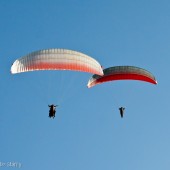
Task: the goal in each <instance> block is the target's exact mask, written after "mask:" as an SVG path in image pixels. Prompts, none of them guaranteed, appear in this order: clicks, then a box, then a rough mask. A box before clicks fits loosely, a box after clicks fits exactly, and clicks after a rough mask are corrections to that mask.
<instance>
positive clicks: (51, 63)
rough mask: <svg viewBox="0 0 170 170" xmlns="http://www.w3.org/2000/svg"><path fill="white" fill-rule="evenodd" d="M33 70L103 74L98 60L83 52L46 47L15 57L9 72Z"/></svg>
mask: <svg viewBox="0 0 170 170" xmlns="http://www.w3.org/2000/svg"><path fill="white" fill-rule="evenodd" d="M35 70H74V71H82V72H89V73H92V74H97V75H103V70H102V68H101V65H100V64H99V62H98V61H96V60H95V59H94V58H92V57H89V56H88V55H85V54H83V53H80V52H77V51H72V50H66V49H47V50H40V51H36V52H33V53H30V54H28V55H26V56H24V57H22V58H19V59H17V60H16V61H15V62H14V63H13V65H12V67H11V73H12V74H15V73H21V72H27V71H35Z"/></svg>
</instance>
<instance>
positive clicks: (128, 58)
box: [0, 0, 170, 170]
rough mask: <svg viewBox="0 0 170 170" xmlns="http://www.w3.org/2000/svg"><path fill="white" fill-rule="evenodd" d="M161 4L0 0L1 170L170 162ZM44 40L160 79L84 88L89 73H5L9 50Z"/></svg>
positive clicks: (140, 168)
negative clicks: (51, 108)
mask: <svg viewBox="0 0 170 170" xmlns="http://www.w3.org/2000/svg"><path fill="white" fill-rule="evenodd" d="M169 9H170V2H169V1H168V0H161V1H160V0H143V1H135V0H129V1H125V0H119V1H116V0H105V1H97V0H93V1H92V0H91V1H90V0H86V1H80V0H79V1H78V0H56V1H54V0H48V1H47V0H41V1H36V2H35V1H33V0H30V1H24V2H23V1H21V0H15V1H10V0H1V1H0V23H1V24H0V25H1V26H0V37H1V41H0V60H1V62H0V73H1V76H0V82H1V83H0V101H1V102H0V107H1V111H0V136H1V140H0V163H5V165H4V166H0V169H9V168H10V167H8V166H7V164H8V163H9V162H14V163H21V164H22V167H21V168H22V169H24V170H30V169H32V170H34V169H35V170H36V169H41V170H46V169H58V170H87V169H88V170H95V169H96V170H103V169H106V170H113V169H116V170H133V169H137V170H152V169H153V170H160V169H163V170H169V168H170V146H169V143H170V135H169V131H170V124H169V121H170V114H169V113H170V104H169V98H170V91H169V86H170V77H169V63H170V57H169V55H170V34H169V30H170V10H169ZM48 48H65V49H70V50H76V51H79V52H83V53H85V54H87V55H89V56H91V57H93V58H95V59H96V60H98V61H99V62H100V63H101V64H102V65H103V67H104V68H107V67H111V66H117V65H132V66H138V67H141V68H144V69H147V70H149V71H150V72H152V73H153V74H154V75H155V77H156V78H157V81H158V85H156V86H155V85H152V84H149V83H144V82H138V81H115V82H110V83H105V84H102V85H98V86H96V87H94V88H91V89H87V87H86V85H87V82H88V79H89V78H90V77H91V76H92V75H91V74H89V73H80V72H78V73H77V72H70V71H46V72H45V71H40V72H29V73H22V74H17V75H11V74H10V67H11V64H12V63H13V62H14V61H15V60H16V59H17V58H19V57H21V56H24V55H26V54H28V53H30V52H33V51H37V50H40V49H48ZM51 103H55V104H59V107H58V108H57V115H56V118H55V119H54V120H52V119H49V118H48V104H51ZM120 106H124V107H125V108H126V110H125V116H124V118H123V119H121V118H120V115H119V111H118V108H119V107H120ZM16 168H17V167H15V169H16Z"/></svg>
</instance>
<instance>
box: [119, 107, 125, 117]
mask: <svg viewBox="0 0 170 170" xmlns="http://www.w3.org/2000/svg"><path fill="white" fill-rule="evenodd" d="M124 110H125V108H124V107H120V108H119V111H120V116H121V118H123V115H124Z"/></svg>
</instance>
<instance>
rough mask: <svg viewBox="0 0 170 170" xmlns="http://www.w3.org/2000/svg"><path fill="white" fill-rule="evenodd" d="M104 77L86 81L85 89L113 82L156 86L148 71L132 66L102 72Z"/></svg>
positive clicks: (93, 77)
mask: <svg viewBox="0 0 170 170" xmlns="http://www.w3.org/2000/svg"><path fill="white" fill-rule="evenodd" d="M103 72H104V75H103V76H100V75H96V74H95V75H93V76H92V77H91V78H90V80H89V81H88V84H87V87H88V88H91V87H93V86H95V85H97V84H101V83H104V82H109V81H114V80H140V81H145V82H148V83H152V84H157V81H156V79H155V77H154V76H153V75H152V73H150V72H149V71H147V70H145V69H142V68H139V67H134V66H115V67H109V68H106V69H104V70H103Z"/></svg>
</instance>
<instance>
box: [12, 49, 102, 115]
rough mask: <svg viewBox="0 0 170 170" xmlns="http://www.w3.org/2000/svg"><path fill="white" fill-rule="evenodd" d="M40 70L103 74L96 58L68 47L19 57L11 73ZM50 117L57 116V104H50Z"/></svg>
mask: <svg viewBox="0 0 170 170" xmlns="http://www.w3.org/2000/svg"><path fill="white" fill-rule="evenodd" d="M39 70H70V71H80V72H88V73H91V74H97V75H101V76H102V75H103V69H102V67H101V65H100V63H99V62H98V61H97V60H95V59H94V58H92V57H90V56H88V55H86V54H83V53H80V52H77V51H73V50H67V49H46V50H39V51H35V52H32V53H30V54H28V55H26V56H23V57H21V58H19V59H17V60H16V61H15V62H14V63H13V64H12V66H11V73H12V74H16V73H23V72H28V71H39ZM49 107H50V111H49V117H50V118H51V117H53V118H54V117H55V113H56V111H55V108H56V106H55V105H49Z"/></svg>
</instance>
